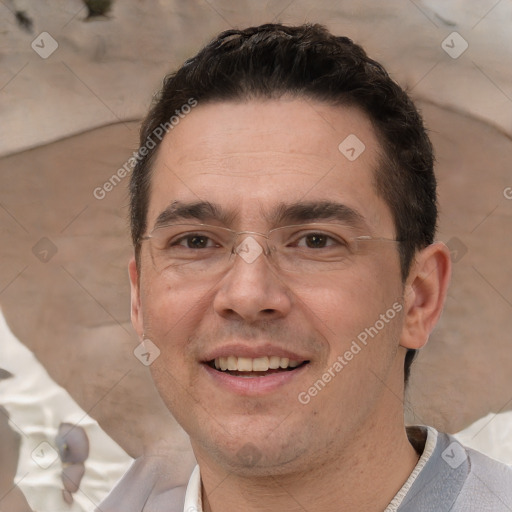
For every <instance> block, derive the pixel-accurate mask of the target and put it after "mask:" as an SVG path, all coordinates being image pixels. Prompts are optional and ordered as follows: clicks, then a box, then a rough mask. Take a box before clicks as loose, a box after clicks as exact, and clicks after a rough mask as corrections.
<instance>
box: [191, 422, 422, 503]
mask: <svg viewBox="0 0 512 512" xmlns="http://www.w3.org/2000/svg"><path fill="white" fill-rule="evenodd" d="M395 417H396V416H395ZM399 417H400V416H399ZM370 430H371V432H369V430H368V429H367V428H365V429H361V430H360V431H359V434H358V435H357V436H356V438H355V439H351V442H350V444H349V445H348V446H346V447H344V448H343V449H342V450H340V451H338V452H337V453H336V455H335V456H333V455H332V454H326V456H325V458H324V459H323V460H322V461H320V462H321V463H318V464H308V465H307V466H306V467H307V469H306V470H305V471H295V472H289V473H286V474H277V475H275V474H274V475H270V476H254V477H246V476H244V477H241V476H239V475H236V474H234V473H229V472H227V471H225V470H223V469H222V468H221V467H219V466H218V465H216V464H215V463H212V461H211V460H209V461H206V460H202V457H200V456H199V455H198V461H199V465H200V468H201V478H202V483H203V509H204V511H205V512H221V511H224V510H244V511H247V512H252V511H256V510H257V511H259V512H262V511H264V512H273V511H281V510H289V511H302V512H303V511H304V510H311V511H313V510H322V511H324V512H331V511H332V512H335V511H336V512H339V511H340V510H343V512H352V511H354V512H355V511H360V510H366V511H368V512H371V511H382V510H384V509H385V508H386V507H387V505H388V504H389V503H390V501H391V500H392V499H393V497H394V496H395V494H396V493H397V492H398V491H399V490H400V488H401V487H402V485H403V484H404V483H405V481H406V480H407V478H408V477H409V475H410V473H411V472H412V470H413V469H414V466H415V465H416V463H417V462H418V454H417V453H416V451H415V450H414V448H413V447H412V445H411V444H410V443H409V441H408V439H407V434H406V432H405V427H404V425H403V422H400V423H398V424H396V425H393V424H391V423H382V422H374V423H373V428H370ZM363 431H364V432H363ZM331 453H332V450H331Z"/></svg>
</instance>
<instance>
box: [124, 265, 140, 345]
mask: <svg viewBox="0 0 512 512" xmlns="http://www.w3.org/2000/svg"><path fill="white" fill-rule="evenodd" d="M128 274H129V276H130V291H131V319H132V325H133V328H134V329H135V331H136V333H137V334H138V336H139V338H141V339H142V335H143V332H144V323H143V319H142V308H141V301H140V282H139V271H138V269H137V263H136V262H135V258H132V259H131V260H130V262H129V263H128Z"/></svg>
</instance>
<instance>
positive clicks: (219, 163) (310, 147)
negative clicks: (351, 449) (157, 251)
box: [132, 99, 404, 474]
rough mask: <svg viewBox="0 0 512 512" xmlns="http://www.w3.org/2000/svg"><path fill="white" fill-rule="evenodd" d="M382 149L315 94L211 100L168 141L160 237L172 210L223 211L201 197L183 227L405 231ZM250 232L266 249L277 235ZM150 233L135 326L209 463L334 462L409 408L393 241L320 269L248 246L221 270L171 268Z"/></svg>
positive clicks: (390, 234) (358, 122) (284, 465)
mask: <svg viewBox="0 0 512 512" xmlns="http://www.w3.org/2000/svg"><path fill="white" fill-rule="evenodd" d="M354 135H355V136H356V137H357V138H358V139H359V140H360V141H362V143H363V144H364V146H365V149H364V151H363V152H362V153H361V154H360V155H359V156H358V157H357V158H355V159H354V158H353V156H354V154H355V155H357V153H358V152H359V151H360V148H361V147H362V146H357V147H356V146H355V142H354V141H356V139H355V138H354ZM349 136H351V137H350V138H349V139H347V141H348V142H347V143H345V146H346V145H347V144H348V147H345V146H343V145H342V146H341V150H340V149H339V148H338V146H339V145H340V143H341V142H342V141H344V140H345V139H346V138H347V137H349ZM352 147H354V148H355V150H354V151H352V150H351V148H352ZM379 149H380V148H379V144H378V140H377V138H376V135H375V132H374V130H373V128H372V125H371V123H370V121H369V120H368V119H367V118H366V116H365V115H364V114H362V113H361V112H359V111H358V110H356V109H352V108H346V107H332V106H329V105H326V104H323V103H320V102H315V101H310V100H308V101H306V100H303V99H294V100H291V99H282V100H269V101H260V100H252V101H249V102H244V103H235V102H225V103H211V104H206V105H202V104H201V103H199V105H198V106H197V107H196V108H195V109H194V110H193V111H192V113H190V114H189V115H188V116H187V117H186V118H185V119H182V120H181V121H180V124H179V125H178V126H176V127H175V128H174V129H173V130H172V132H170V133H169V134H168V135H167V136H166V137H165V139H164V140H163V142H162V145H161V147H160V149H159V153H158V157H157V159H156V161H155V163H154V172H153V175H152V178H151V180H152V181H151V183H152V185H151V193H150V202H149V210H148V215H147V225H148V233H149V232H151V230H152V229H153V227H154V226H155V222H156V221H157V218H158V217H159V216H160V215H161V214H162V212H164V211H165V210H166V209H169V207H170V206H171V209H174V211H176V208H177V207H180V208H181V210H182V211H183V210H184V209H187V208H186V207H187V206H188V205H191V204H196V203H201V202H208V203H210V204H212V205H214V206H215V211H212V212H208V211H206V210H207V209H206V208H204V207H203V208H200V209H197V208H196V210H201V211H202V213H203V214H204V215H205V216H202V217H201V218H195V217H194V216H193V215H192V214H191V213H190V208H189V209H188V210H189V213H188V214H187V217H186V218H184V219H182V220H181V221H175V222H184V223H206V224H213V225H216V226H222V227H227V228H231V229H233V230H236V231H253V232H259V233H267V232H268V231H269V230H271V229H273V228H278V227H281V226H282V225H283V224H288V225H289V224H304V223H309V222H314V223H324V224H325V223H334V224H344V225H348V229H349V230H350V232H353V233H354V234H356V235H357V236H365V235H371V236H374V237H383V238H388V239H392V238H394V237H395V236H396V233H395V229H394V224H393V220H392V216H391V212H390V210H389V208H388V207H387V205H386V203H385V202H384V201H383V200H382V199H381V198H380V197H378V196H377V195H376V192H375V190H374V187H373V184H372V181H373V180H372V176H373V173H374V171H375V169H376V168H377V167H378V162H379V158H378V151H379ZM347 155H348V156H349V157H350V158H347ZM325 203H331V206H332V204H334V205H343V206H344V207H345V208H338V209H337V211H338V210H339V211H341V212H343V211H345V212H346V211H348V209H350V210H352V211H353V212H355V213H356V215H349V216H347V215H341V214H337V216H334V217H332V218H331V217H329V218H324V215H323V214H321V213H319V212H320V211H321V210H322V208H319V207H317V208H316V210H315V205H317V206H318V205H321V204H324V205H325ZM292 205H293V206H294V208H290V207H291V206H292ZM301 206H303V207H302V208H301ZM182 207H184V208H182ZM299 211H300V212H302V213H297V212H299ZM283 212H287V214H288V215H285V216H284V217H283V215H278V214H282V213H283ZM304 212H306V213H304ZM191 215H192V216H191ZM247 237H248V235H240V236H239V237H238V239H237V243H241V242H243V240H244V239H247ZM252 240H253V241H254V240H256V241H257V242H258V244H261V246H262V247H263V248H266V245H265V238H263V237H260V236H258V235H255V236H253V237H252ZM152 243H153V241H152V240H145V241H144V242H143V243H142V249H141V262H140V269H139V275H138V283H137V280H136V276H135V271H134V266H133V264H132V284H133V320H134V325H135V327H136V329H137V331H138V333H139V334H140V335H141V336H142V334H143V333H144V335H145V338H146V339H149V340H151V342H152V343H154V344H156V345H157V346H158V348H159V349H160V351H161V353H160V356H159V357H158V358H157V359H156V360H155V361H154V362H153V364H152V365H151V371H152V374H153V378H154V380H155V383H156V386H157V387H158V390H159V392H160V394H161V395H162V397H163V399H164V401H165V403H166V404H167V406H168V407H169V409H170V410H171V412H172V413H173V414H174V415H175V417H176V418H177V420H178V421H179V422H180V423H181V424H182V426H183V427H184V428H185V430H186V431H187V432H188V433H189V435H190V436H191V440H192V443H193V446H194V449H195V452H196V456H197V457H198V459H199V460H200V461H201V459H202V458H203V457H204V458H206V457H208V458H210V459H211V460H213V461H215V463H217V464H220V465H222V466H223V467H225V468H227V469H236V470H238V471H244V470H246V471H247V472H248V474H250V473H251V471H258V472H260V473H265V472H268V473H273V472H274V473H275V472H279V471H287V470H293V469H301V468H302V469H303V468H305V467H308V465H311V464H313V463H314V462H315V461H317V462H318V463H320V462H321V461H323V462H325V460H326V458H333V459H334V458H335V457H337V456H338V455H339V454H340V453H342V452H343V450H345V449H346V448H347V446H349V445H350V443H351V442H352V441H353V440H354V439H355V438H356V437H358V436H363V435H364V432H365V431H368V430H369V429H370V428H375V422H376V421H379V422H381V421H382V420H383V418H384V419H385V418H386V417H396V415H397V414H398V415H400V414H402V407H403V406H402V403H401V402H400V400H399V399H397V396H401V395H400V394H401V391H402V388H401V387H402V385H403V382H402V380H403V376H402V372H401V369H402V366H403V355H404V349H403V348H399V338H400V331H401V328H402V323H403V319H402V314H401V313H400V310H401V305H400V303H399V301H400V297H401V296H402V294H403V285H402V282H401V279H400V264H399V257H398V247H397V245H396V244H394V243H388V242H365V243H362V244H361V247H360V252H357V253H355V254H353V255H351V257H350V258H348V259H347V263H346V264H345V265H343V266H342V267H340V268H336V269H329V270H322V269H321V267H319V271H318V272H315V271H311V270H308V271H307V272H290V271H288V270H286V271H285V270H280V269H278V268H276V267H275V266H274V265H273V264H272V262H271V258H272V256H270V259H269V257H267V256H266V255H265V254H264V253H262V254H259V256H257V257H256V258H255V259H254V260H252V259H251V258H244V257H242V255H241V254H239V255H236V256H232V257H231V260H230V261H231V263H230V264H229V265H226V269H225V271H224V272H222V273H220V274H219V273H211V272H209V271H208V270H201V272H197V273H193V272H192V273H191V271H190V270H189V269H187V268H186V266H184V267H181V268H179V267H165V268H163V267H162V266H161V265H158V264H155V258H154V252H152V251H153V249H152V245H151V244H152ZM251 243H252V242H251ZM301 243H302V242H301ZM194 247H195V246H194ZM196 250H201V248H197V249H196ZM312 250H315V248H313V249H312ZM364 333H366V337H365V334H364ZM358 336H359V338H358ZM362 340H365V341H364V342H363V341H362ZM354 342H356V343H355V344H354ZM347 352H348V353H350V354H352V357H351V356H350V354H347ZM220 357H231V358H233V357H234V358H246V359H242V360H240V359H231V362H232V364H233V361H236V364H237V365H241V366H240V368H241V367H242V366H244V365H246V364H247V359H249V360H251V361H252V363H253V364H256V363H254V359H256V358H257V359H260V358H263V361H264V362H265V359H264V358H265V357H269V360H268V361H269V362H270V361H274V362H275V361H276V358H277V357H279V358H280V359H279V362H280V363H281V362H282V359H285V358H288V359H289V360H292V361H296V362H297V363H300V364H299V366H297V367H296V368H294V369H292V368H289V367H288V368H286V369H279V370H276V369H274V370H270V371H262V372H257V373H254V372H247V371H222V370H219V369H216V368H215V359H217V363H218V362H219V361H220V360H219V359H218V358H220ZM272 357H273V358H274V359H272ZM340 358H341V359H340ZM260 363H261V361H259V362H258V363H257V364H260ZM284 363H286V361H285V362H284ZM336 363H338V364H336ZM263 364H264V363H263ZM284 366H286V364H284ZM237 368H238V366H237ZM326 375H327V376H326ZM319 381H320V382H319ZM315 383H316V384H315ZM315 390H316V391H315ZM206 454H208V455H206Z"/></svg>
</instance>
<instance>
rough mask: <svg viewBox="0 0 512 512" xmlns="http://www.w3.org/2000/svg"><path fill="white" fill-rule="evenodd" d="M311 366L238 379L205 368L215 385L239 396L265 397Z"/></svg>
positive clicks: (305, 365)
mask: <svg viewBox="0 0 512 512" xmlns="http://www.w3.org/2000/svg"><path fill="white" fill-rule="evenodd" d="M308 366H309V364H304V365H302V366H300V367H299V368H297V369H295V370H288V371H284V372H278V373H271V374H269V375H266V376H263V377H237V376H235V375H230V374H229V373H225V372H220V371H218V370H215V369H214V368H212V367H211V366H209V365H207V364H203V367H204V368H205V370H206V371H207V373H208V375H209V376H210V377H211V378H212V379H213V380H214V382H215V384H217V385H219V386H221V387H223V388H225V389H227V390H228V391H230V392H232V393H236V394H239V395H252V396H255V395H263V394H266V393H271V392H273V391H275V390H277V389H279V388H281V387H283V386H285V385H287V384H289V383H290V382H291V381H293V380H294V379H296V378H297V377H299V376H300V375H302V374H303V373H304V372H305V371H306V369H307V367H308Z"/></svg>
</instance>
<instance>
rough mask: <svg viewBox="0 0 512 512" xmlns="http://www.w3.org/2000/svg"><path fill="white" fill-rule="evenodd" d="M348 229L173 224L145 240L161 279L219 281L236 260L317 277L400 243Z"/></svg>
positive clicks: (339, 226) (336, 226) (335, 226)
mask: <svg viewBox="0 0 512 512" xmlns="http://www.w3.org/2000/svg"><path fill="white" fill-rule="evenodd" d="M354 234H355V230H354V228H353V227H351V226H346V225H343V224H333V223H325V224H317V223H310V224H296V225H292V226H283V227H278V228H275V229H271V230H270V231H269V232H268V233H258V232H255V231H234V230H232V229H229V228H225V227H221V226H211V225H208V224H198V223H196V224H193V223H191V224H169V225H165V226H159V227H158V228H156V229H154V230H153V231H152V232H151V233H150V234H148V235H146V236H143V237H141V241H145V240H147V241H149V245H150V254H151V258H152V261H153V265H154V267H155V269H156V271H157V272H158V273H165V274H167V273H170V274H176V275H179V276H186V277H193V276H197V277H201V276H205V275H207V276H211V275H218V274H220V273H222V272H225V271H227V270H228V269H229V268H230V266H231V265H233V263H234V261H235V258H236V256H237V255H238V256H240V257H241V258H242V259H243V260H244V261H245V262H246V263H248V264H253V263H254V262H255V261H257V260H258V259H259V258H260V257H261V256H262V255H263V256H266V257H267V258H268V260H269V261H270V263H271V264H273V265H274V266H275V267H276V269H277V270H284V271H287V272H294V273H303V274H316V273H320V272H326V271H333V270H339V269H344V268H347V267H348V266H351V265H353V263H354V261H355V260H356V259H357V258H358V257H360V256H363V255H368V254H371V253H375V250H376V248H377V246H381V245H382V244H383V243H384V244H385V245H394V244H397V243H399V241H398V240H395V239H390V238H381V237H378V238H377V237H372V236H354Z"/></svg>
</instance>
